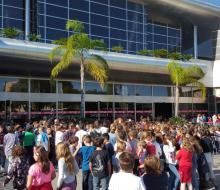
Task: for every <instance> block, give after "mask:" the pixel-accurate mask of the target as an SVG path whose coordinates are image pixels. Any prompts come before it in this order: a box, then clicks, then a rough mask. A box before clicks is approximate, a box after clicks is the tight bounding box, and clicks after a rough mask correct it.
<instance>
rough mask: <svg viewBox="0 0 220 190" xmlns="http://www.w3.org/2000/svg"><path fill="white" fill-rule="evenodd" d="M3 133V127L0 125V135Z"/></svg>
mask: <svg viewBox="0 0 220 190" xmlns="http://www.w3.org/2000/svg"><path fill="white" fill-rule="evenodd" d="M3 132H4V127H3V125H0V133H3Z"/></svg>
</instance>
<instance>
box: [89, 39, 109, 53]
mask: <svg viewBox="0 0 220 190" xmlns="http://www.w3.org/2000/svg"><path fill="white" fill-rule="evenodd" d="M90 49H98V50H103V51H106V49H107V47H106V45H105V43H104V41H103V40H90Z"/></svg>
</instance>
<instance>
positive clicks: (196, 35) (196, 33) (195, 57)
mask: <svg viewBox="0 0 220 190" xmlns="http://www.w3.org/2000/svg"><path fill="white" fill-rule="evenodd" d="M193 31H194V59H197V58H198V28H197V26H194V27H193Z"/></svg>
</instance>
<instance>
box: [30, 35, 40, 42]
mask: <svg viewBox="0 0 220 190" xmlns="http://www.w3.org/2000/svg"><path fill="white" fill-rule="evenodd" d="M40 38H41V35H39V34H30V35H28V39H29V40H30V41H33V42H38V41H39V40H40Z"/></svg>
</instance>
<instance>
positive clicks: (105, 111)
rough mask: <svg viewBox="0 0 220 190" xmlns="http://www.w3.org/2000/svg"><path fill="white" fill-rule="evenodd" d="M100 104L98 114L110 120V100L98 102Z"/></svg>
mask: <svg viewBox="0 0 220 190" xmlns="http://www.w3.org/2000/svg"><path fill="white" fill-rule="evenodd" d="M98 103H99V106H100V110H99V114H100V118H103V119H104V120H106V119H109V120H110V121H111V120H112V119H113V106H112V102H98Z"/></svg>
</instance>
